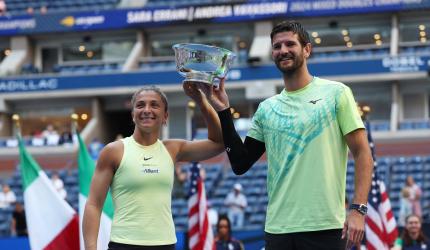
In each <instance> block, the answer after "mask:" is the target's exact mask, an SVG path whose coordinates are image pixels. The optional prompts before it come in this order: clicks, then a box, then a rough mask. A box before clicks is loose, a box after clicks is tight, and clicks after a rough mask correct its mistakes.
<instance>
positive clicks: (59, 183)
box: [51, 173, 67, 199]
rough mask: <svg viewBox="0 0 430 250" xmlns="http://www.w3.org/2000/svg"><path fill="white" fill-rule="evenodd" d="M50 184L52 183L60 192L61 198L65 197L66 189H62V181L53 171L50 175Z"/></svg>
mask: <svg viewBox="0 0 430 250" xmlns="http://www.w3.org/2000/svg"><path fill="white" fill-rule="evenodd" d="M51 182H52V185H54V187H55V190H57V192H58V193H59V194H60V196H61V198H63V199H66V197H67V191H66V189H64V182H63V181H62V180H61V178H60V176H59V175H58V173H53V174H52V176H51Z"/></svg>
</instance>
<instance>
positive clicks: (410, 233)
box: [393, 214, 430, 250]
mask: <svg viewBox="0 0 430 250" xmlns="http://www.w3.org/2000/svg"><path fill="white" fill-rule="evenodd" d="M393 249H402V250H430V242H429V240H428V238H427V237H426V236H425V235H424V232H423V231H422V230H421V218H420V217H419V216H417V215H415V214H411V215H409V216H407V217H406V225H405V229H404V230H403V233H402V237H401V238H399V239H397V240H396V243H395V247H394V248H393Z"/></svg>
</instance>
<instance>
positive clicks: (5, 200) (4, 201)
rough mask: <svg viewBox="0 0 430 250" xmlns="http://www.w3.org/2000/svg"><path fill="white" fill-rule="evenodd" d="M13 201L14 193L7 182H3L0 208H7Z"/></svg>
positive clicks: (14, 199)
mask: <svg viewBox="0 0 430 250" xmlns="http://www.w3.org/2000/svg"><path fill="white" fill-rule="evenodd" d="M15 202H16V196H15V193H14V192H13V191H12V190H11V189H10V186H9V185H8V184H4V185H3V191H2V192H0V208H7V207H9V206H11V205H12V204H13V203H15Z"/></svg>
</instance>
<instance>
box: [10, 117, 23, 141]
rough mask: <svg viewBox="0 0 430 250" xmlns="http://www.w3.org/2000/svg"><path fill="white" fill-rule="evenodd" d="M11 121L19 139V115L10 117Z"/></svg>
mask: <svg viewBox="0 0 430 250" xmlns="http://www.w3.org/2000/svg"><path fill="white" fill-rule="evenodd" d="M12 121H13V123H14V125H15V128H16V130H17V131H16V135H17V136H18V137H21V119H20V117H19V115H18V114H13V115H12Z"/></svg>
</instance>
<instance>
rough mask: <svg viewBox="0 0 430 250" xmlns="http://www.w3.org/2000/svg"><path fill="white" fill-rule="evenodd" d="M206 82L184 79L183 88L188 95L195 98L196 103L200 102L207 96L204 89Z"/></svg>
mask: <svg viewBox="0 0 430 250" xmlns="http://www.w3.org/2000/svg"><path fill="white" fill-rule="evenodd" d="M204 85H207V84H205V83H201V82H191V81H183V83H182V88H183V89H184V92H185V94H186V95H187V96H189V97H190V98H191V99H193V100H194V101H195V102H196V103H198V104H200V103H202V102H203V99H204V98H206V97H205V93H204V91H203V88H204V87H205V86H204Z"/></svg>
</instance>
